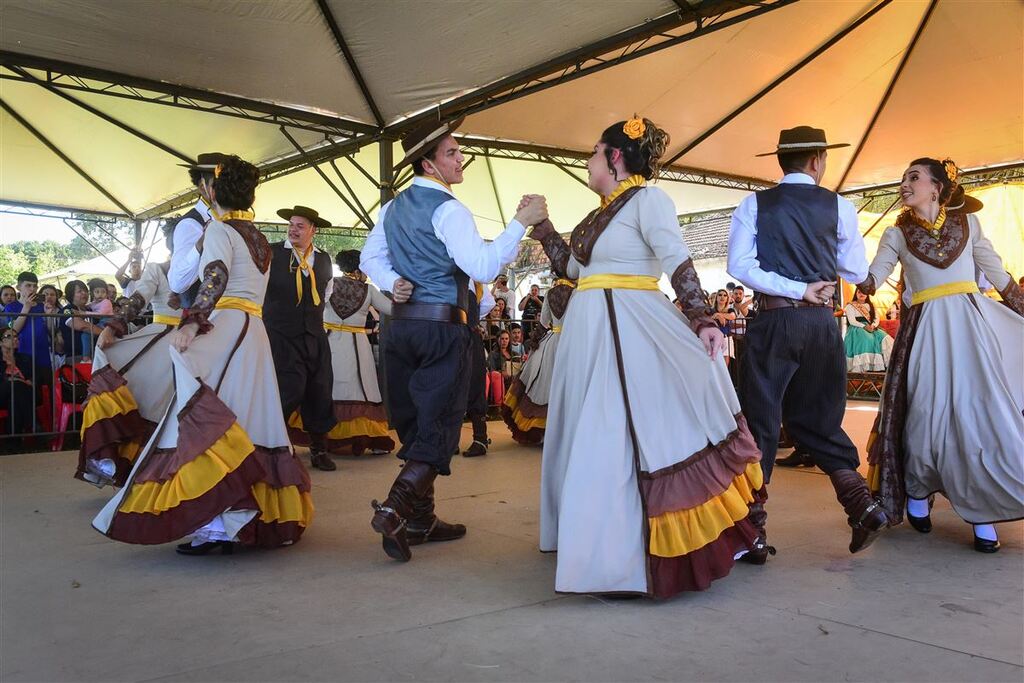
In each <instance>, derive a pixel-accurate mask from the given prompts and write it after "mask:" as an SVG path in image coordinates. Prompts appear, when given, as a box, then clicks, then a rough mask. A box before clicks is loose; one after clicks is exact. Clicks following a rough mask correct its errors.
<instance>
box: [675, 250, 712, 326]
mask: <svg viewBox="0 0 1024 683" xmlns="http://www.w3.org/2000/svg"><path fill="white" fill-rule="evenodd" d="M671 282H672V289H673V291H675V293H676V296H677V297H678V298H679V302H680V303H681V304H682V307H683V315H685V316H686V317H687V319H689V321H690V328H691V329H692V330H693V331H694V332H696V333H698V334H699V333H700V331H701V330H703V329H705V328H707V327H716V325H715V323H714V321H713V320H712V319H711V316H710V315H708V306H707V303H706V302H705V301H704V292H703V290H702V289H701V286H700V278H699V277H698V276H697V270H696V269H695V268H694V267H693V259H689V258H688V259H686V260H685V261H683V262H682V263H680V264H679V267H678V268H676V270H675V272H674V273H672V278H671Z"/></svg>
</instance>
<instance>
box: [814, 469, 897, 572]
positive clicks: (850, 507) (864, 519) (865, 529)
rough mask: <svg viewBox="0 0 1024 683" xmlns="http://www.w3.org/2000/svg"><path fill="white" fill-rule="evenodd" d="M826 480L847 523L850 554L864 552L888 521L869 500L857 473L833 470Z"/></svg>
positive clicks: (881, 510)
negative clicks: (843, 512) (850, 533)
mask: <svg viewBox="0 0 1024 683" xmlns="http://www.w3.org/2000/svg"><path fill="white" fill-rule="evenodd" d="M828 478H829V479H831V480H832V487H833V488H834V489H835V490H836V498H837V499H838V500H839V504H840V505H842V506H843V509H844V510H845V511H846V516H847V522H848V523H849V525H850V527H851V528H852V529H853V535H852V536H851V538H850V552H851V553H855V552H858V551H860V550H863V549H864V548H867V547H868V546H869V545H871V544H872V543H873V542H874V540H875V539H876V538H877V537H878V535H879V534H880V533H882V532H883V531H885V528H886V527H887V526H889V517H888V516H887V515H886V514H885V510H883V509H882V506H881V505H879V504H878V501H876V500H875V499H874V498H872V496H871V491H870V490H868V485H867V482H865V481H864V477H862V476H860V474H858V473H857V470H836V471H835V472H833V473H832V474H830V475H828Z"/></svg>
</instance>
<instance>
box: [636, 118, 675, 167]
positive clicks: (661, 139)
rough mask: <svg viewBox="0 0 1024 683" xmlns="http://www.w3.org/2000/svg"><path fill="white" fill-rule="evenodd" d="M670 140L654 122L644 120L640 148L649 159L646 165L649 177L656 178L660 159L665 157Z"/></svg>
mask: <svg viewBox="0 0 1024 683" xmlns="http://www.w3.org/2000/svg"><path fill="white" fill-rule="evenodd" d="M671 140H672V138H671V137H670V136H669V134H668V133H666V132H665V131H664V130H662V129H661V128H658V126H657V125H656V124H655V123H654V121H651V120H650V119H647V118H645V119H644V133H643V135H642V136H641V137H640V147H641V149H643V151H644V152H645V153H646V155H647V157H648V159H649V161H648V163H647V165H648V168H649V170H650V172H651V177H656V176H657V175H658V172H659V171H660V170H661V163H660V162H661V158H662V157H663V156H665V151H666V150H667V149H668V145H669V142H670V141H671Z"/></svg>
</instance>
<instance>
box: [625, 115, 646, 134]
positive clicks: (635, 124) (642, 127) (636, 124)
mask: <svg viewBox="0 0 1024 683" xmlns="http://www.w3.org/2000/svg"><path fill="white" fill-rule="evenodd" d="M622 132H623V133H625V134H626V137H627V138H629V139H630V140H639V139H640V138H642V137H643V135H644V133H645V132H647V125H646V124H645V123H644V120H643V119H642V118H640V117H639V116H637V115H636V114H633V118H631V119H630V120H629V121H626V123H625V124H624V125H623V126H622Z"/></svg>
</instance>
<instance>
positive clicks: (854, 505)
mask: <svg viewBox="0 0 1024 683" xmlns="http://www.w3.org/2000/svg"><path fill="white" fill-rule="evenodd" d="M848 146H849V145H846V144H831V145H830V144H828V142H827V141H826V139H825V131H823V130H821V129H818V128H811V127H810V126H799V127H797V128H792V129H790V130H784V131H782V132H781V133H780V134H779V144H778V147H777V148H776V149H775V151H773V152H768V153H766V154H761V155H758V156H772V155H774V156H776V157H778V161H779V166H780V167H781V168H782V172H783V174H784V175H783V177H782V180H781V181H780V182H779V184H778V185H776V186H775V187H773V188H771V189H768V190H762V191H760V192H757V193H755V194H753V195H751V196H749V197H747V198H746V199H744V200H743V201H742V202H741V203H740V205H739V206H738V207H736V211H735V212H734V213H733V216H732V226H731V229H730V234H729V262H728V271H729V274H730V275H732V276H733V277H735V278H736V279H738V280H739V281H740V282H742V283H743V284H745V285H747V286H748V287H750V288H751V289H753V290H754V291H755V292H757V303H758V314H757V317H755V318H754V319H753V320H751V321H750V322H749V323H748V325H747V334H746V349H745V352H744V354H743V361H742V363H743V367H742V375H741V381H740V392H739V393H740V403H741V405H742V407H743V413H744V415H745V416H746V418H747V422H748V424H749V425H750V431H751V433H752V434H753V435H754V438H755V439H756V440H757V445H758V447H759V448H760V449H761V469H762V470H763V471H764V480H765V484H766V485H767V483H768V482H769V481H770V479H771V474H772V467H773V465H774V463H775V453H776V450H777V448H778V443H779V428H780V426H781V425H782V424H783V423H785V425H786V430H787V431H788V432H789V434H790V435H791V436H792V438H793V440H794V441H795V442H796V443H798V444H800V446H801V447H802V448H803V449H804V450H805V451H807V452H808V453H809V454H810V457H811V458H812V459H813V461H814V464H816V465H817V466H818V467H819V468H821V469H822V470H823V471H824V472H825V473H826V474H828V475H829V478H830V480H831V482H832V486H833V488H834V489H835V492H836V497H837V498H838V499H839V503H840V504H841V505H842V506H843V509H844V510H845V511H846V514H847V520H848V522H849V525H850V526H851V527H852V529H853V535H852V538H851V541H850V552H852V553H855V552H857V551H859V550H862V549H863V548H866V547H867V546H868V545H870V544H871V542H872V541H874V539H875V537H876V536H877V535H878V534H879V533H880V532H881V531H883V530H884V529H885V528H886V526H888V522H889V520H888V518H887V517H886V515H885V512H884V511H883V510H882V508H881V507H880V506H879V505H878V504H877V502H876V501H875V500H874V499H873V498H872V496H871V493H870V492H869V490H868V487H867V484H866V482H865V481H864V478H863V477H861V476H860V474H858V473H857V465H858V464H859V463H860V459H859V457H858V455H857V448H856V447H855V446H854V445H853V442H852V441H850V437H849V436H847V435H846V432H844V431H843V415H844V413H845V411H846V353H845V351H844V349H843V339H842V335H841V334H840V333H839V326H838V325H837V324H836V321H835V319H834V317H833V315H832V310H833V309H832V298H833V296H834V294H835V288H836V281H837V279H838V278H840V277H842V278H844V279H845V280H847V281H848V282H863V281H864V278H865V277H866V276H867V272H868V262H867V259H866V257H865V255H864V241H863V240H862V239H861V235H860V232H859V230H858V224H857V210H856V208H855V207H854V206H853V204H851V203H850V202H849V201H848V200H846V199H844V198H843V197H840V196H839V195H837V194H836V193H835V192H832V191H831V190H827V189H825V188H823V187H821V186H820V183H821V180H822V177H824V175H825V162H826V157H827V154H828V152H827V150H829V149H833V148H836V147H848ZM750 507H751V513H750V520H751V522H753V523H754V525H755V526H756V527H757V528H758V531H759V532H760V538H759V539H758V542H757V544H756V546H755V548H754V550H752V551H751V552H750V553H748V554H747V555H746V556H745V557H744V559H745V560H746V561H747V562H751V563H753V564H764V562H765V561H766V560H767V558H768V555H769V554H774V553H775V549H774V548H772V547H771V546H769V545H768V544H767V536H766V534H765V522H766V519H767V515H766V513H765V510H764V504H763V503H753V504H751V506H750Z"/></svg>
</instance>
